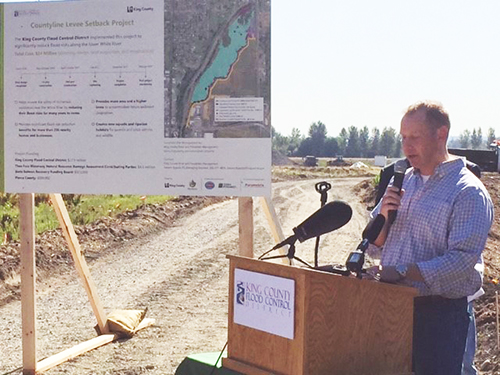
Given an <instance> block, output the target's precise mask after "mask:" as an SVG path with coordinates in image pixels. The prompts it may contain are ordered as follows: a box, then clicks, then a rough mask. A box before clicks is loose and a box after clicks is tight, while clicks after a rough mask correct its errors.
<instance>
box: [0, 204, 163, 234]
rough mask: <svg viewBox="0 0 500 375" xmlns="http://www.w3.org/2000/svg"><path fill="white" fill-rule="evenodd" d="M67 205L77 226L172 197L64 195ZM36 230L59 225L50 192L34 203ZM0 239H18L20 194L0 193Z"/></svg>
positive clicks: (39, 230) (38, 231) (53, 227)
mask: <svg viewBox="0 0 500 375" xmlns="http://www.w3.org/2000/svg"><path fill="white" fill-rule="evenodd" d="M63 197H64V200H65V203H66V207H67V209H68V212H69V216H70V217H71V221H72V222H73V224H74V225H83V224H89V223H92V222H95V221H97V220H98V219H100V218H102V217H116V216H117V215H118V214H120V213H122V212H125V211H127V210H134V209H136V208H137V207H140V206H142V205H144V204H157V203H164V202H166V201H168V200H170V199H172V197H171V196H166V195H157V196H156V195H155V196H142V197H141V196H139V195H76V194H68V195H64V196H63ZM35 205H36V206H35V226H36V233H37V234H39V233H42V232H44V231H46V230H52V229H56V228H59V221H58V220H57V216H56V214H55V212H54V210H53V208H52V206H51V205H50V204H49V200H48V196H47V195H37V196H36V203H35ZM0 236H1V237H0V241H1V240H3V239H4V238H5V236H7V237H8V238H10V239H12V240H18V239H19V209H18V206H17V195H15V194H0Z"/></svg>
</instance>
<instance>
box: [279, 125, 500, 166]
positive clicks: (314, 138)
mask: <svg viewBox="0 0 500 375" xmlns="http://www.w3.org/2000/svg"><path fill="white" fill-rule="evenodd" d="M272 138H273V150H276V151H279V152H280V153H282V154H283V155H286V156H300V157H304V156H307V155H314V156H318V157H335V156H337V155H342V156H345V157H360V158H373V157H374V156H375V155H385V156H387V157H391V158H398V157H401V156H402V151H401V137H400V136H399V133H398V132H397V131H396V130H395V129H394V128H392V127H385V128H383V129H382V130H380V129H378V128H372V129H371V130H370V129H369V128H368V127H367V126H364V127H362V128H361V129H358V128H357V127H356V126H350V127H348V128H347V129H346V128H342V130H341V131H340V133H339V134H338V135H337V136H333V137H330V136H328V132H327V128H326V125H325V124H324V123H322V122H321V121H317V122H313V123H312V124H311V126H310V127H309V131H308V134H307V136H305V135H302V134H301V132H300V130H299V129H297V128H293V129H292V133H291V135H289V136H286V135H282V134H281V133H279V132H277V131H276V130H275V129H274V128H273V129H272ZM495 139H496V138H495V130H494V129H493V128H489V129H488V133H487V137H485V138H484V137H483V135H482V130H481V128H477V129H473V130H472V132H470V131H469V130H465V131H464V132H463V133H462V134H460V136H459V137H458V138H453V139H450V140H449V142H448V147H450V148H472V149H486V148H488V145H489V144H491V143H492V142H493V140H495Z"/></svg>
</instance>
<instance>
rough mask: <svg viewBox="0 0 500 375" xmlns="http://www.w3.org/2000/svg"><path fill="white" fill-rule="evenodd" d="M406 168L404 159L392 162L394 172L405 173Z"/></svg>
mask: <svg viewBox="0 0 500 375" xmlns="http://www.w3.org/2000/svg"><path fill="white" fill-rule="evenodd" d="M407 169H408V162H407V161H406V159H400V160H398V161H397V162H396V163H395V164H394V173H402V174H405V172H406V170H407Z"/></svg>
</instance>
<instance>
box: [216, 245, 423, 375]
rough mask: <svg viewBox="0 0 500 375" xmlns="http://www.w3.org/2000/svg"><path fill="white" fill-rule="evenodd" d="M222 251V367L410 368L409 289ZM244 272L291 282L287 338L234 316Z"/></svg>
mask: <svg viewBox="0 0 500 375" xmlns="http://www.w3.org/2000/svg"><path fill="white" fill-rule="evenodd" d="M228 258H229V259H230V274H229V275H230V276H229V278H230V280H229V285H230V288H229V289H230V290H229V315H228V319H229V322H228V351H227V353H228V355H227V358H225V359H224V360H223V366H225V367H227V368H230V369H232V370H235V371H238V372H241V373H244V374H260V375H265V374H286V375H302V374H307V375H314V374H317V375H324V374H342V375H349V374H352V375H354V374H370V375H396V374H398V375H402V374H410V373H411V353H412V336H413V297H414V296H416V294H417V292H416V290H415V289H413V288H408V287H402V286H396V285H391V284H384V283H379V282H376V281H369V280H359V279H356V278H351V277H344V276H339V275H334V274H329V273H325V272H320V271H314V270H310V269H305V268H297V267H290V266H286V265H282V264H274V263H269V262H263V261H258V260H255V259H250V258H243V257H238V256H231V255H229V256H228ZM242 271H248V272H250V273H251V274H250V275H252V276H255V275H253V274H263V275H268V276H273V277H277V278H281V279H288V280H290V281H291V280H293V281H294V282H295V287H294V289H295V296H294V308H293V311H294V328H293V330H294V333H293V336H292V338H286V337H283V336H280V335H277V334H274V333H270V332H266V331H265V330H263V329H261V328H253V327H251V326H249V325H246V324H240V323H238V321H236V320H235V314H236V310H237V307H236V306H235V305H236V304H238V302H237V295H235V294H237V293H238V289H237V283H236V279H237V278H238V277H239V274H240V272H242ZM282 296H284V294H283V295H282ZM290 300H291V299H290ZM259 319H263V318H259Z"/></svg>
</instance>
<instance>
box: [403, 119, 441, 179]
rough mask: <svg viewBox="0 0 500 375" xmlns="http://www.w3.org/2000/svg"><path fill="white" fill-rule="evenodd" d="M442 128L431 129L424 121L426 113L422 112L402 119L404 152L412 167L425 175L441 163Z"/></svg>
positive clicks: (429, 173)
mask: <svg viewBox="0 0 500 375" xmlns="http://www.w3.org/2000/svg"><path fill="white" fill-rule="evenodd" d="M442 128H443V127H442ZM442 128H441V129H442ZM441 129H439V130H437V131H433V130H432V129H430V128H429V127H428V126H427V125H426V124H425V122H424V114H423V113H420V112H417V113H414V114H412V115H409V116H405V117H404V118H403V120H402V121H401V131H400V133H401V137H402V141H403V152H404V154H405V156H406V157H407V158H408V160H409V161H410V164H411V165H412V167H414V168H416V169H419V170H420V173H422V174H423V175H431V174H432V173H433V172H434V169H435V168H436V166H437V165H438V164H439V163H440V160H438V159H439V155H440V151H441V149H440V140H439V137H440V133H441V132H442V131H441Z"/></svg>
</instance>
